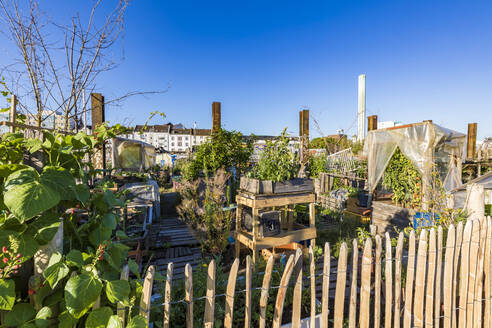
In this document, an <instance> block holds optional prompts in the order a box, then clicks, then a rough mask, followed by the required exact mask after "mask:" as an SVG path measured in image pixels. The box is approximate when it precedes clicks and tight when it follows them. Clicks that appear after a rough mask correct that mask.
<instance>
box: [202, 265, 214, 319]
mask: <svg viewBox="0 0 492 328" xmlns="http://www.w3.org/2000/svg"><path fill="white" fill-rule="evenodd" d="M206 295H207V298H206V299H205V315H204V317H203V323H204V326H205V328H212V327H213V326H214V310H215V260H212V261H210V264H209V265H208V271H207V294H206Z"/></svg>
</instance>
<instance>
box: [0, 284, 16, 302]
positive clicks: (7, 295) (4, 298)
mask: <svg viewBox="0 0 492 328" xmlns="http://www.w3.org/2000/svg"><path fill="white" fill-rule="evenodd" d="M14 302H15V282H14V281H13V280H11V279H6V280H4V279H0V310H11V309H12V307H13V306H14Z"/></svg>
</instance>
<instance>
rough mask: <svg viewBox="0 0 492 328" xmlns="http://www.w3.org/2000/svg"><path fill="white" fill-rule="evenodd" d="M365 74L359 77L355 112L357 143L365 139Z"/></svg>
mask: <svg viewBox="0 0 492 328" xmlns="http://www.w3.org/2000/svg"><path fill="white" fill-rule="evenodd" d="M365 123H366V74H361V75H359V98H358V111H357V141H362V140H364V138H365V137H366V128H365Z"/></svg>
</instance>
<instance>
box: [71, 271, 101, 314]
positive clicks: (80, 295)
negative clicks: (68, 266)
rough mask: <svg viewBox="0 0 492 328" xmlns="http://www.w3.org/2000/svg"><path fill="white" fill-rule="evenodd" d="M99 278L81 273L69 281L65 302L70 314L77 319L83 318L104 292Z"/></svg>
mask: <svg viewBox="0 0 492 328" xmlns="http://www.w3.org/2000/svg"><path fill="white" fill-rule="evenodd" d="M102 287H103V286H102V283H101V281H100V280H99V278H97V277H95V276H94V275H93V274H90V273H85V272H84V273H81V274H79V275H77V276H74V277H71V278H70V279H68V282H67V284H66V285H65V302H66V306H67V309H68V312H69V313H70V314H71V315H72V316H74V317H75V318H80V317H82V316H83V315H84V314H85V313H86V312H87V310H88V309H89V308H90V307H91V306H92V304H94V302H95V301H96V300H97V298H98V297H99V295H100V294H101V290H102Z"/></svg>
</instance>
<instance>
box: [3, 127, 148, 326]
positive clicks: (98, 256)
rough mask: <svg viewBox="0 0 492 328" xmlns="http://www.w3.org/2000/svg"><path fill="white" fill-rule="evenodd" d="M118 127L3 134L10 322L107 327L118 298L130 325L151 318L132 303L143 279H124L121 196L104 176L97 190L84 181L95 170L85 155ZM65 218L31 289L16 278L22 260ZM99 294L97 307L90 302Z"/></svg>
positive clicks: (5, 275) (5, 269) (5, 305)
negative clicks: (35, 163) (59, 241)
mask: <svg viewBox="0 0 492 328" xmlns="http://www.w3.org/2000/svg"><path fill="white" fill-rule="evenodd" d="M120 130H121V129H120V127H112V128H108V127H107V126H102V127H99V128H98V130H97V131H98V135H96V136H87V135H85V134H83V133H79V134H77V135H74V136H72V135H69V136H64V135H58V134H52V133H49V132H44V137H45V138H44V141H43V140H40V139H24V138H23V136H22V134H15V133H14V134H12V133H10V134H6V135H4V136H3V137H2V139H1V140H0V183H1V187H2V197H0V209H1V210H2V212H1V214H0V250H1V257H0V258H1V261H0V310H7V311H9V312H8V314H7V315H6V316H5V322H4V323H5V326H7V327H18V326H22V327H34V326H36V327H48V326H57V325H58V326H60V327H65V326H70V327H72V326H83V325H85V326H86V327H95V326H100V325H102V326H104V327H106V325H109V324H110V323H112V324H113V325H114V324H117V323H119V319H118V317H117V316H116V314H115V313H116V304H117V303H121V304H124V305H125V306H128V307H129V308H130V312H129V314H130V317H131V319H130V322H131V323H130V325H131V324H133V326H134V327H145V326H146V323H145V319H144V318H143V317H139V316H138V315H137V313H138V310H135V309H134V308H133V307H132V306H133V305H135V304H138V298H139V293H140V292H139V290H141V283H140V281H137V280H130V281H120V280H119V277H120V270H121V267H122V265H123V264H124V262H125V261H126V254H127V251H128V247H127V246H125V245H123V244H122V243H121V242H119V241H118V239H119V237H118V236H120V237H121V236H122V234H121V233H118V232H119V230H118V225H119V222H118V221H119V220H118V215H117V208H118V207H122V206H124V203H123V202H122V201H121V200H120V199H119V197H120V195H118V194H115V193H113V192H112V191H110V190H108V189H107V188H108V186H107V185H106V183H107V182H106V181H103V182H102V183H101V185H97V186H96V188H94V190H93V192H92V193H91V192H90V191H89V188H88V186H87V185H86V184H85V183H84V181H87V180H88V178H89V177H90V176H91V175H93V174H94V173H95V170H93V169H92V167H91V163H90V162H89V163H86V162H84V161H83V159H84V157H86V156H87V155H91V154H92V153H93V152H94V149H95V148H97V147H101V146H102V145H103V144H104V142H105V141H106V140H107V139H108V138H111V137H113V136H115V135H116V134H117V133H118V131H120ZM24 154H27V155H29V156H32V155H33V154H37V156H38V157H39V158H40V159H41V160H42V161H43V162H44V163H43V164H44V165H43V166H42V168H41V167H37V168H36V169H35V168H33V167H31V166H29V165H26V164H23V163H22V162H23V160H24ZM80 182H82V183H80ZM80 213H84V215H83V221H82V222H81V218H82V217H81V215H82V214H80ZM61 222H63V227H64V229H63V233H64V237H63V242H64V245H63V252H55V253H53V254H52V255H51V257H50V258H49V263H48V264H47V265H46V267H45V269H44V270H43V272H42V277H41V276H36V277H35V279H34V280H35V281H34V284H33V285H32V286H31V287H30V289H29V290H24V289H25V286H23V285H18V286H16V278H17V277H16V276H17V274H20V271H21V268H22V266H23V264H24V263H25V262H26V261H28V260H29V259H31V258H32V257H33V256H34V254H36V252H38V251H39V250H40V249H41V247H42V246H44V245H47V244H48V243H50V242H51V241H52V240H53V238H54V236H55V234H56V233H57V232H58V230H59V227H60V225H61ZM48 249H49V248H48ZM133 269H135V268H134V266H133ZM133 271H135V270H133ZM135 274H137V275H138V272H135ZM25 292H27V294H28V295H29V299H30V300H29V299H27V298H25V296H23V295H24V293H25ZM98 299H99V300H100V308H98V309H93V308H92V306H93V304H94V303H95V302H96V300H98ZM29 301H30V302H29ZM31 303H32V304H31Z"/></svg>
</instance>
